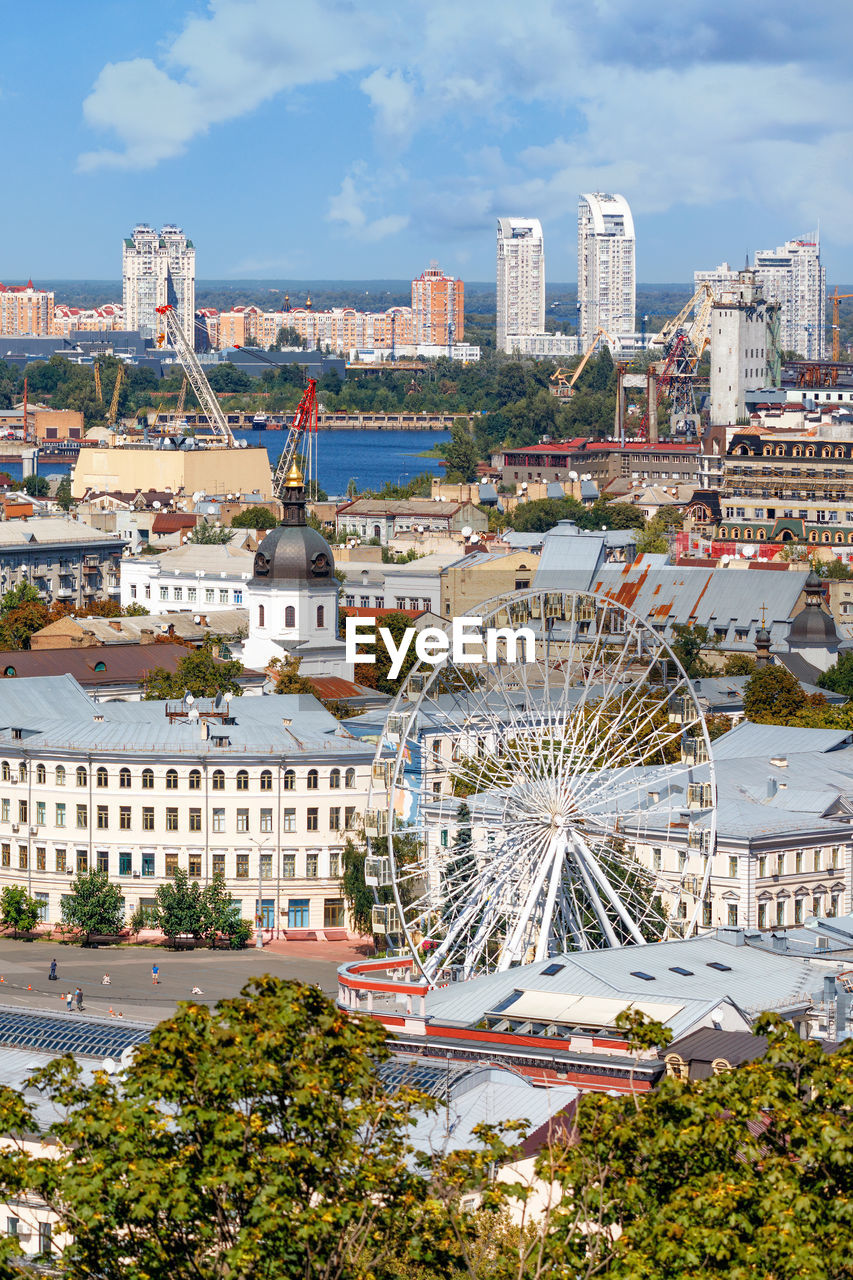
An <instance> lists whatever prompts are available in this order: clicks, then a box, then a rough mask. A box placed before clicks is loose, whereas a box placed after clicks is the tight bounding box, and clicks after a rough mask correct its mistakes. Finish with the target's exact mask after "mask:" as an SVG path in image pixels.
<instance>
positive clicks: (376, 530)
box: [373, 524, 382, 538]
mask: <svg viewBox="0 0 853 1280" xmlns="http://www.w3.org/2000/svg"><path fill="white" fill-rule="evenodd" d="M373 536H374V538H381V537H382V529H381V528H380V526H379V525H378V524H375V525H374V526H373Z"/></svg>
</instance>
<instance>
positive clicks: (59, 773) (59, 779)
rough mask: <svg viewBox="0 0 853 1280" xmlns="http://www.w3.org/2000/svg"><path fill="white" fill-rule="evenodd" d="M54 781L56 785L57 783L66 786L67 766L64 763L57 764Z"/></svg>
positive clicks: (59, 785)
mask: <svg viewBox="0 0 853 1280" xmlns="http://www.w3.org/2000/svg"><path fill="white" fill-rule="evenodd" d="M54 782H55V783H56V785H57V786H58V787H64V786H65V767H64V765H61V764H58V765H57V766H56V773H55V774H54Z"/></svg>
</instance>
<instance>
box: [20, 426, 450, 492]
mask: <svg viewBox="0 0 853 1280" xmlns="http://www.w3.org/2000/svg"><path fill="white" fill-rule="evenodd" d="M237 434H238V439H240V440H246V441H248V443H249V444H260V445H265V446H266V448H267V451H268V452H269V455H270V463H271V464H272V466H273V467H275V464H276V462H277V461H278V457H279V454H280V453H281V450H282V449H283V448H284V442H285V440H286V439H287V432H286V431H240V432H238V433H237ZM316 438H317V471H318V477H319V481H320V485H321V487H322V488H323V489H325V490H326V492H327V493H329V494H330V495H331V496H332V497H336V496H339V495H344V494H346V491H347V485H348V484H349V482H350V480H354V481H355V483H356V485H357V486H358V489H359V491H361V490H364V489H380V488H381V487H382V485H383V484H386V483H387V482H389V481H390V482H391V483H394V484H405V483H406V482H407V481H408V480H411V479H413V478H414V477H415V476H417V475H420V474H422V473H423V472H424V471H428V472H429V473H430V474H431V475H439V474H440V473H441V467H440V466H439V461H438V459H437V458H419V457H418V454H419V453H421V452H422V451H424V450H426V449H431V448H432V446H433V445H434V444H438V443H439V442H441V443H443V442H444V441H445V440H448V439H449V438H450V436H449V433H448V432H446V431H318V432H317V437H316ZM70 469H71V468H70V465H69V464H68V463H61V462H49V461H44V462H42V463H41V465H40V467H39V471H40V472H41V474H42V475H64V474H65V473H66V472H68V471H70ZM0 471H5V472H6V473H7V474H8V475H10V476H11V477H12V479H13V480H20V478H21V464H20V462H8V463H0Z"/></svg>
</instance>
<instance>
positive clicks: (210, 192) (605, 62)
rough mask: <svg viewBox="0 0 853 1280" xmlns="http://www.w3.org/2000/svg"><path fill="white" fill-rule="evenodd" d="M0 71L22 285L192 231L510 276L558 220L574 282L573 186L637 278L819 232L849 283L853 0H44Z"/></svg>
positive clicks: (235, 264) (376, 272) (242, 260)
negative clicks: (620, 211) (65, 0)
mask: <svg viewBox="0 0 853 1280" xmlns="http://www.w3.org/2000/svg"><path fill="white" fill-rule="evenodd" d="M3 33H4V38H3V57H2V61H0V129H2V138H3V148H2V154H3V178H2V181H3V188H4V192H3V200H2V202H0V280H7V281H8V280H13V279H18V278H21V277H24V278H25V277H26V276H28V275H32V276H33V278H34V279H36V280H37V279H38V278H39V277H45V278H46V277H52V278H57V277H68V278H79V277H84V276H86V277H90V278H109V277H112V278H115V277H118V275H119V274H120V265H121V264H120V244H121V237H122V236H123V235H126V234H128V232H129V229H130V228H131V227H132V225H133V224H134V223H135V222H138V221H148V222H152V223H156V224H161V223H163V222H177V223H179V224H180V225H182V226H183V227H184V228H185V230H186V231H187V233H188V234H189V235H190V236H191V238H192V239H193V240H194V242H195V244H196V249H197V272H198V275H199V277H201V278H223V277H242V276H255V277H284V278H292V279H300V280H309V281H310V280H311V279H318V280H319V279H331V278H352V279H365V278H406V277H410V276H411V275H412V274H417V273H419V272H420V271H421V270H423V268H424V267H426V266H428V265H429V262H430V260H431V259H436V260H437V261H438V262H439V263H440V265H441V266H443V267H444V268H445V270H447V271H449V272H451V273H453V274H459V275H461V276H462V277H463V278H467V279H469V280H490V279H493V278H494V236H495V219H496V217H497V216H498V215H501V214H515V215H524V216H533V217H540V218H541V219H542V223H543V226H544V229H545V236H546V257H547V273H548V278H549V280H552V281H567V280H573V279H574V278H575V276H576V207H577V195H578V192H580V191H585V190H606V191H620V192H622V194H624V195H625V196H626V197H627V198H628V200H629V201H630V203H631V206H632V208H633V211H634V217H635V223H636V228H637V237H638V245H637V268H638V277H639V279H640V280H643V281H676V280H679V281H683V280H687V279H689V278H690V276H691V273H692V271H693V269H694V267H698V266H702V267H711V266H714V265H716V263H718V262H719V261H721V260H723V259H726V258H727V259H728V260H729V261H731V262H733V263H737V264H740V263H741V262H742V260H743V258H744V255H745V254H746V252H747V251H750V252H751V251H753V250H755V249H763V248H770V247H773V246H775V245H776V244H779V243H781V242H782V241H783V240H785V239H787V238H791V237H794V236H797V235H800V234H803V233H805V232H808V231H811V230H812V229H814V228H815V227H816V225H817V224H818V222H819V223H820V230H821V242H822V246H823V257H824V261H825V263H826V265H827V268H828V277H829V281H830V284H834V283H835V282H836V281H838V282H841V283H844V282H847V281H851V282H853V216H851V215H852V214H853V208H851V193H853V125H851V123H850V122H851V120H853V84H851V80H850V77H849V75H848V73H847V65H846V58H847V56H848V51H849V48H850V47H851V40H853V6H851V5H850V4H847V3H842V4H839V3H838V2H837V0H813V2H812V3H811V4H810V5H809V6H808V7H807V9H806V10H804V9H803V6H802V4H801V3H797V4H794V3H790V2H789V0H775V2H774V3H768V2H767V0H749V2H748V3H745V2H744V0H737V3H735V0H715V3H714V4H712V5H702V6H700V5H698V4H696V3H695V2H694V0H687V2H686V3H682V4H681V5H679V6H672V5H668V6H659V5H658V6H649V5H644V4H640V3H638V2H637V0H525V3H523V4H520V3H518V0H464V2H463V3H460V0H427V3H423V0H419V2H418V3H416V4H415V3H407V2H406V0H397V2H396V3H390V2H389V0H358V3H349V2H348V0H347V2H344V0H300V2H299V3H296V0H208V2H207V3H202V2H201V0H199V2H198V3H196V4H187V3H186V2H185V0H146V3H145V4H144V5H139V4H134V5H128V4H122V5H118V4H115V3H112V2H110V3H106V2H103V3H102V2H101V0H84V3H83V4H82V5H62V4H59V3H56V0H49V2H47V0H31V2H30V3H29V4H28V5H15V6H8V7H7V8H6V10H5V12H4V20H3Z"/></svg>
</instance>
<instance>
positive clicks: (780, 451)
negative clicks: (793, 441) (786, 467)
mask: <svg viewBox="0 0 853 1280" xmlns="http://www.w3.org/2000/svg"><path fill="white" fill-rule="evenodd" d="M784 456H785V446H784V445H783V444H777V446H776V457H777V458H784Z"/></svg>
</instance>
